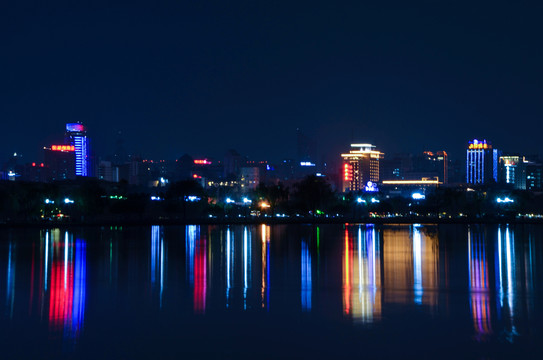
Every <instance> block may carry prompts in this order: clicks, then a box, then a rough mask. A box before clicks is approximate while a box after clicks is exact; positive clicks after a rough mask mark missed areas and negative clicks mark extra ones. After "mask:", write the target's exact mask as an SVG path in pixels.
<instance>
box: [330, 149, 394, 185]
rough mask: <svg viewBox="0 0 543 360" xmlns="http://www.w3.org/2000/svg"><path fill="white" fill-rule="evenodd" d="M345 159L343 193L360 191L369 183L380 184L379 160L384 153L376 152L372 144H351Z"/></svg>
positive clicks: (344, 156)
mask: <svg viewBox="0 0 543 360" xmlns="http://www.w3.org/2000/svg"><path fill="white" fill-rule="evenodd" d="M351 148H352V149H351V151H349V153H348V154H341V157H342V158H343V169H342V170H343V186H342V189H343V192H348V191H360V190H362V189H364V187H365V186H366V185H367V183H368V182H369V181H371V182H373V183H376V182H379V160H381V159H382V158H383V156H384V153H382V152H380V151H377V150H375V146H374V145H371V144H351Z"/></svg>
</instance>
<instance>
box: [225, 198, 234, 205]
mask: <svg viewBox="0 0 543 360" xmlns="http://www.w3.org/2000/svg"><path fill="white" fill-rule="evenodd" d="M226 203H227V204H233V203H235V201H234V200H232V199H230V198H226Z"/></svg>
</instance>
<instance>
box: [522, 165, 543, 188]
mask: <svg viewBox="0 0 543 360" xmlns="http://www.w3.org/2000/svg"><path fill="white" fill-rule="evenodd" d="M542 175H543V165H541V164H540V163H536V162H531V161H530V162H528V163H527V164H526V189H528V190H541V188H542V186H541V185H542V184H543V182H542V181H541V180H542V177H543V176H542Z"/></svg>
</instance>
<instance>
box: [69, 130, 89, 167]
mask: <svg viewBox="0 0 543 360" xmlns="http://www.w3.org/2000/svg"><path fill="white" fill-rule="evenodd" d="M66 143H68V144H69V145H71V146H73V147H74V148H75V174H76V175H77V176H89V175H90V174H89V146H88V141H87V129H86V128H85V126H83V124H81V123H69V124H66Z"/></svg>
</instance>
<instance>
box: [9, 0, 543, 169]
mask: <svg viewBox="0 0 543 360" xmlns="http://www.w3.org/2000/svg"><path fill="white" fill-rule="evenodd" d="M40 3H41V4H40ZM40 3H38V4H36V3H32V2H29V1H9V2H8V1H4V2H2V5H0V36H1V38H0V39H1V49H2V51H1V53H0V54H1V56H0V74H1V80H0V120H1V124H2V125H1V126H2V131H1V132H0V136H1V139H0V151H1V154H2V158H5V157H7V156H9V154H11V153H13V152H14V151H17V152H21V153H23V154H24V155H26V156H25V157H26V158H27V160H28V161H32V160H34V159H36V160H38V157H39V155H40V152H39V149H40V148H41V147H43V146H44V145H48V144H51V143H52V142H58V141H61V140H62V139H63V131H64V124H65V123H66V122H75V121H78V120H80V121H83V122H84V123H85V124H86V125H87V126H88V128H89V135H90V136H92V139H93V141H94V147H95V150H96V151H97V153H98V154H99V155H107V154H109V153H111V152H112V151H113V149H114V143H115V138H116V136H115V134H116V132H117V131H119V130H122V131H123V133H124V137H125V142H126V148H127V150H128V151H129V152H132V153H139V154H143V155H145V156H147V157H151V158H166V159H174V158H177V157H179V156H180V155H182V154H183V153H185V152H188V153H190V154H194V155H208V156H222V154H223V152H224V151H225V150H226V149H228V148H236V149H237V150H238V151H239V152H240V153H242V154H246V155H249V156H251V157H252V158H256V159H263V158H269V159H272V160H275V159H279V158H281V157H293V156H295V154H296V135H295V131H296V128H297V127H300V128H301V129H302V130H303V131H304V132H305V133H307V134H309V135H311V136H312V137H314V139H315V140H316V142H317V144H318V146H319V148H320V149H321V151H322V152H326V153H328V154H329V156H331V157H336V156H338V154H339V152H340V151H342V150H346V149H347V148H348V144H349V143H350V142H351V140H355V141H357V142H372V143H374V144H376V145H377V146H378V148H379V149H381V150H382V151H384V152H385V153H389V154H391V153H394V152H401V151H403V152H418V151H422V150H424V149H434V150H438V149H445V150H447V151H449V152H450V153H452V155H455V156H457V157H460V156H462V157H460V160H463V154H464V147H465V145H466V143H467V141H468V140H469V139H472V138H474V137H486V138H487V139H489V140H491V141H492V142H493V144H494V145H495V146H496V147H499V148H501V149H503V150H505V151H509V152H524V153H540V154H543V145H541V141H540V139H541V137H542V136H541V128H543V127H542V126H540V124H541V121H542V119H543V106H542V105H543V81H542V80H543V70H542V66H543V46H542V34H543V5H541V4H542V3H541V2H538V1H531V2H526V3H522V2H517V1H515V2H513V1H510V2H508V3H507V2H501V1H492V2H480V1H467V2H461V1H438V0H435V1H425V2H411V1H401V2H389V1H371V2H365V3H366V4H360V3H361V1H353V2H350V3H337V2H335V1H329V2H314V1H312V2H300V1H285V2H275V1H261V2H259V3H256V2H254V1H248V2H235V1H217V2H209V1H169V2H159V1H145V2H143V1H141V2H138V1H133V2H125V3H121V2H119V3H116V4H115V5H112V1H110V2H107V3H104V4H99V3H98V2H97V1H88V2H84V1H75V2H74V3H75V4H68V5H65V6H61V5H50V4H48V3H55V4H59V3H58V2H47V1H45V2H43V1H42V2H40Z"/></svg>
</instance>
